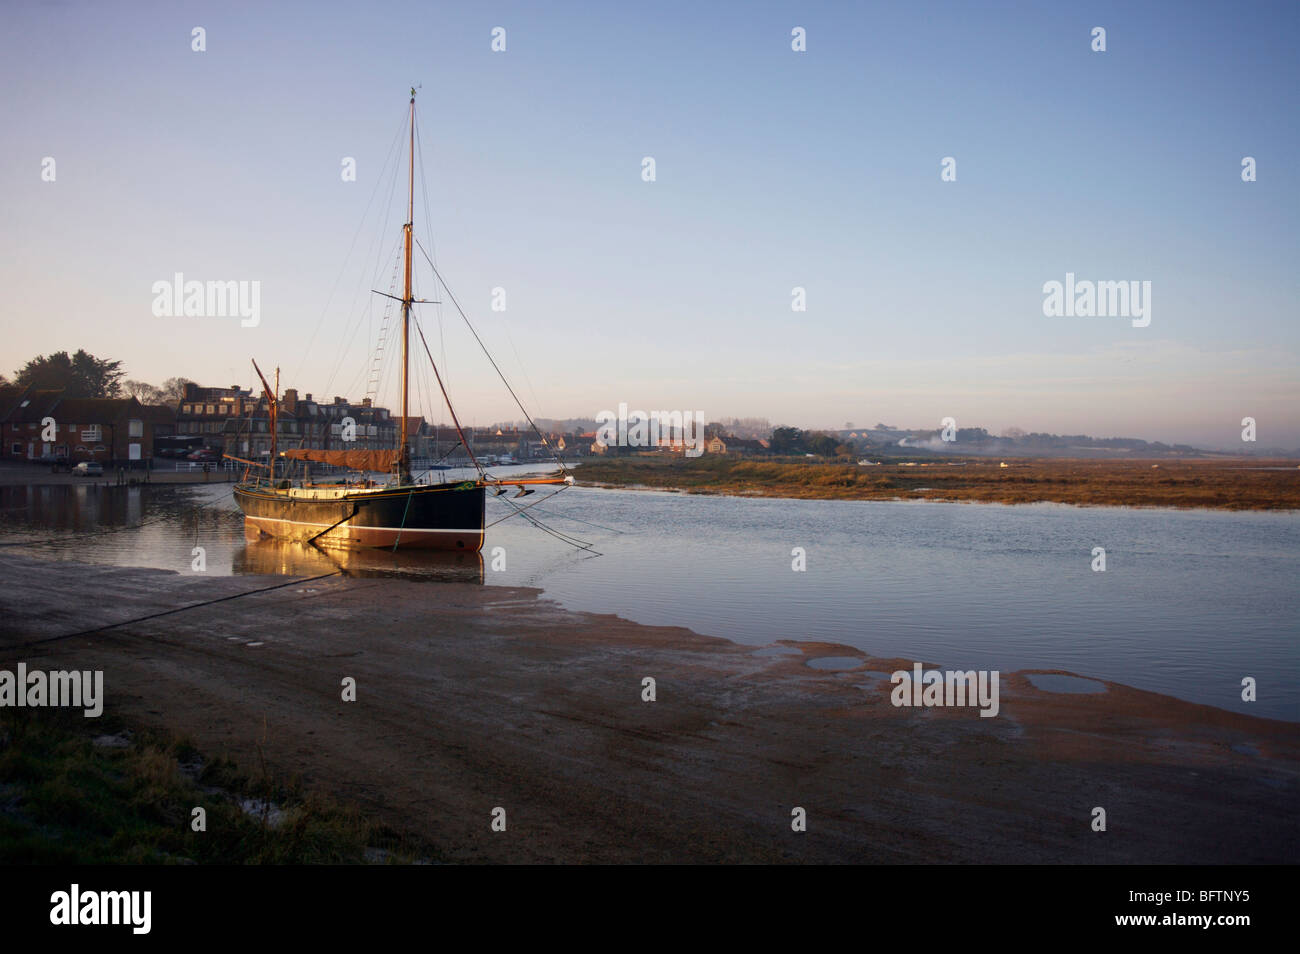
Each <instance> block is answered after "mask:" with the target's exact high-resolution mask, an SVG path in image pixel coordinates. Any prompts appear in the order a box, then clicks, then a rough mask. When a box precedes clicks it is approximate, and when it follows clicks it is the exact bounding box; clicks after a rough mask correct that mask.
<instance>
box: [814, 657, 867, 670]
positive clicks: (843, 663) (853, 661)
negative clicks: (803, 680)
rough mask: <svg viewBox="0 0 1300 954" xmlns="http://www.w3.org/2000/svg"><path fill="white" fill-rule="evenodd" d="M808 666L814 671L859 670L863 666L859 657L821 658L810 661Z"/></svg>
mask: <svg viewBox="0 0 1300 954" xmlns="http://www.w3.org/2000/svg"><path fill="white" fill-rule="evenodd" d="M808 665H809V666H811V667H812V668H813V669H830V670H841V669H857V668H858V667H859V666H861V665H862V660H861V659H860V658H859V657H857V656H819V657H817V658H816V659H810V660H808Z"/></svg>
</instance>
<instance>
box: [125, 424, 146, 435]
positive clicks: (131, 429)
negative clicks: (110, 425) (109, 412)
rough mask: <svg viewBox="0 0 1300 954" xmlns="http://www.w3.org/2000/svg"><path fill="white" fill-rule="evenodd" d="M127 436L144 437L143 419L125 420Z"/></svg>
mask: <svg viewBox="0 0 1300 954" xmlns="http://www.w3.org/2000/svg"><path fill="white" fill-rule="evenodd" d="M126 436H127V437H144V421H127V423H126Z"/></svg>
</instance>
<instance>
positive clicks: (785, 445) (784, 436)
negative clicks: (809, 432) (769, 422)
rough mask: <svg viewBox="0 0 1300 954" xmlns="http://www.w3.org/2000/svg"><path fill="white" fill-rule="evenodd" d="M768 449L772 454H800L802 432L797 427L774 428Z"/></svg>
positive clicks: (801, 450)
mask: <svg viewBox="0 0 1300 954" xmlns="http://www.w3.org/2000/svg"><path fill="white" fill-rule="evenodd" d="M768 449H769V450H771V452H772V453H773V454H802V453H803V431H801V430H799V428H797V427H777V428H774V429H773V431H772V437H771V439H770V440H769V441H768Z"/></svg>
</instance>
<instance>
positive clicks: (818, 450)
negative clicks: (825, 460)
mask: <svg viewBox="0 0 1300 954" xmlns="http://www.w3.org/2000/svg"><path fill="white" fill-rule="evenodd" d="M805 443H806V445H807V447H808V450H809V451H811V452H812V453H814V454H816V455H818V456H819V457H834V456H835V449H836V448H837V447H838V446H839V441H837V440H836V439H835V438H833V437H831V435H829V434H817V435H816V436H814V437H812V438H810V439H809V440H807V441H806V442H805Z"/></svg>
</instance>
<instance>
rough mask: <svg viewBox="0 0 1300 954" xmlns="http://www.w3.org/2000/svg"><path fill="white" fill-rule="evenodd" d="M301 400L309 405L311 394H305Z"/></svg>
mask: <svg viewBox="0 0 1300 954" xmlns="http://www.w3.org/2000/svg"><path fill="white" fill-rule="evenodd" d="M303 400H304V401H306V402H307V403H309V404H310V403H311V392H310V391H308V392H307V396H306V397H304V398H303Z"/></svg>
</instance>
